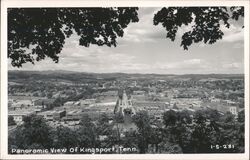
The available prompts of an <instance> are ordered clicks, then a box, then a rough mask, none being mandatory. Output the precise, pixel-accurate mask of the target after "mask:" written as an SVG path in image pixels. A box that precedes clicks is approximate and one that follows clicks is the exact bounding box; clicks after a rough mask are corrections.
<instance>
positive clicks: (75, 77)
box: [8, 70, 244, 82]
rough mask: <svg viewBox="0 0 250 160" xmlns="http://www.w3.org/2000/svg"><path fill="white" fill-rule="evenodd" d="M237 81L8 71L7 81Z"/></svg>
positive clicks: (201, 76) (200, 76)
mask: <svg viewBox="0 0 250 160" xmlns="http://www.w3.org/2000/svg"><path fill="white" fill-rule="evenodd" d="M207 78H216V79H237V78H244V75H243V74H186V75H173V74H166V75H164V74H137V73H133V74H128V73H86V72H73V71H65V70H57V71H52V70H48V71H17V70H11V71H8V79H9V81H13V82H19V81H23V80H26V81H37V80H40V81H46V80H49V81H51V80H52V81H56V80H66V81H71V82H82V81H84V82H89V81H91V82H95V81H102V80H122V79H123V80H124V79H134V80H140V79H152V80H168V79H172V80H173V79H193V80H200V79H207Z"/></svg>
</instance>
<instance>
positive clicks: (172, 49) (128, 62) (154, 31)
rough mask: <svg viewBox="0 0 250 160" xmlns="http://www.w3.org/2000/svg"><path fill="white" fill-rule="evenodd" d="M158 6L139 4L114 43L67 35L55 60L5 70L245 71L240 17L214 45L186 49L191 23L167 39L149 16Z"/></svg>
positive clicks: (224, 72)
mask: <svg viewBox="0 0 250 160" xmlns="http://www.w3.org/2000/svg"><path fill="white" fill-rule="evenodd" d="M158 10H160V8H150V7H147V8H140V9H139V22H137V23H130V24H129V25H128V27H127V28H126V29H125V30H124V36H123V37H122V38H118V39H117V43H118V45H117V47H106V46H95V45H90V47H89V48H86V47H84V46H79V45H78V44H79V41H78V39H79V37H78V36H77V35H75V34H74V35H72V36H71V37H70V38H68V39H66V43H65V44H64V47H63V50H62V52H61V53H60V55H59V57H60V58H59V63H54V62H53V61H52V60H51V59H49V58H47V59H45V60H42V61H40V62H35V65H32V64H30V63H26V64H24V65H23V67H22V68H20V69H18V68H15V67H12V66H11V64H10V60H9V62H8V68H9V70H39V71H42V70H68V71H77V72H95V73H113V72H123V73H155V74H211V73H214V74H242V73H244V46H243V44H244V29H242V23H243V20H239V21H234V22H232V24H231V26H230V28H229V29H228V28H226V27H222V31H223V32H224V37H223V39H222V40H219V41H217V43H215V44H213V45H208V44H204V43H197V44H193V45H191V46H190V47H189V49H188V51H186V50H183V48H182V47H181V46H180V44H181V36H182V34H183V33H184V32H186V31H188V29H189V28H190V26H183V27H181V28H179V30H178V32H177V37H176V40H175V41H174V42H172V41H171V40H170V39H167V38H166V34H167V32H166V31H165V29H164V28H163V27H162V26H161V25H158V26H154V25H153V16H154V14H155V13H156V12H157V11H158Z"/></svg>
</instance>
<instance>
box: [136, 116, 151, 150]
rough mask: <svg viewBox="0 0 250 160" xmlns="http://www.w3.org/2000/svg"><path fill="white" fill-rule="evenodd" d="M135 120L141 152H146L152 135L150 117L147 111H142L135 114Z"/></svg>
mask: <svg viewBox="0 0 250 160" xmlns="http://www.w3.org/2000/svg"><path fill="white" fill-rule="evenodd" d="M133 122H134V123H135V124H136V126H137V128H138V132H137V134H136V137H137V140H138V148H139V150H140V151H139V152H140V153H146V152H147V149H148V144H149V138H150V136H151V126H150V123H149V122H150V118H149V115H148V113H147V112H146V111H140V112H138V113H136V115H134V116H133Z"/></svg>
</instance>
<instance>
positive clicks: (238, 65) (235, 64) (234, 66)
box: [222, 62, 243, 69]
mask: <svg viewBox="0 0 250 160" xmlns="http://www.w3.org/2000/svg"><path fill="white" fill-rule="evenodd" d="M222 67H223V68H224V69H240V68H243V63H240V62H233V63H226V64H223V65H222Z"/></svg>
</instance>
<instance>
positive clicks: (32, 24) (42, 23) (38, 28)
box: [8, 7, 138, 67]
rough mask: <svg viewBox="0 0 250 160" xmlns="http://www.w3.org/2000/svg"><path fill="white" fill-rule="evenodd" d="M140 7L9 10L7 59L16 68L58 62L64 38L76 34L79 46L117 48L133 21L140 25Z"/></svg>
mask: <svg viewBox="0 0 250 160" xmlns="http://www.w3.org/2000/svg"><path fill="white" fill-rule="evenodd" d="M137 10H138V8H134V7H132V8H120V7H118V8H115V7H114V8H10V9H8V57H9V58H10V59H11V60H12V61H11V64H12V65H13V66H15V67H22V64H24V63H26V62H31V63H33V64H34V62H35V61H40V60H42V59H44V58H45V57H49V58H51V59H52V60H53V61H54V62H56V63H57V62H58V61H59V56H58V54H59V53H60V52H61V50H62V48H63V45H64V43H65V39H66V38H69V37H70V36H71V35H72V34H73V32H76V34H77V35H78V36H79V37H80V38H79V45H82V46H85V47H89V46H90V44H94V45H98V46H103V45H106V46H109V47H111V46H116V45H117V42H116V38H117V37H122V36H123V34H124V31H123V29H124V28H126V27H127V26H128V24H129V23H130V22H137V21H138V16H137Z"/></svg>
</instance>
